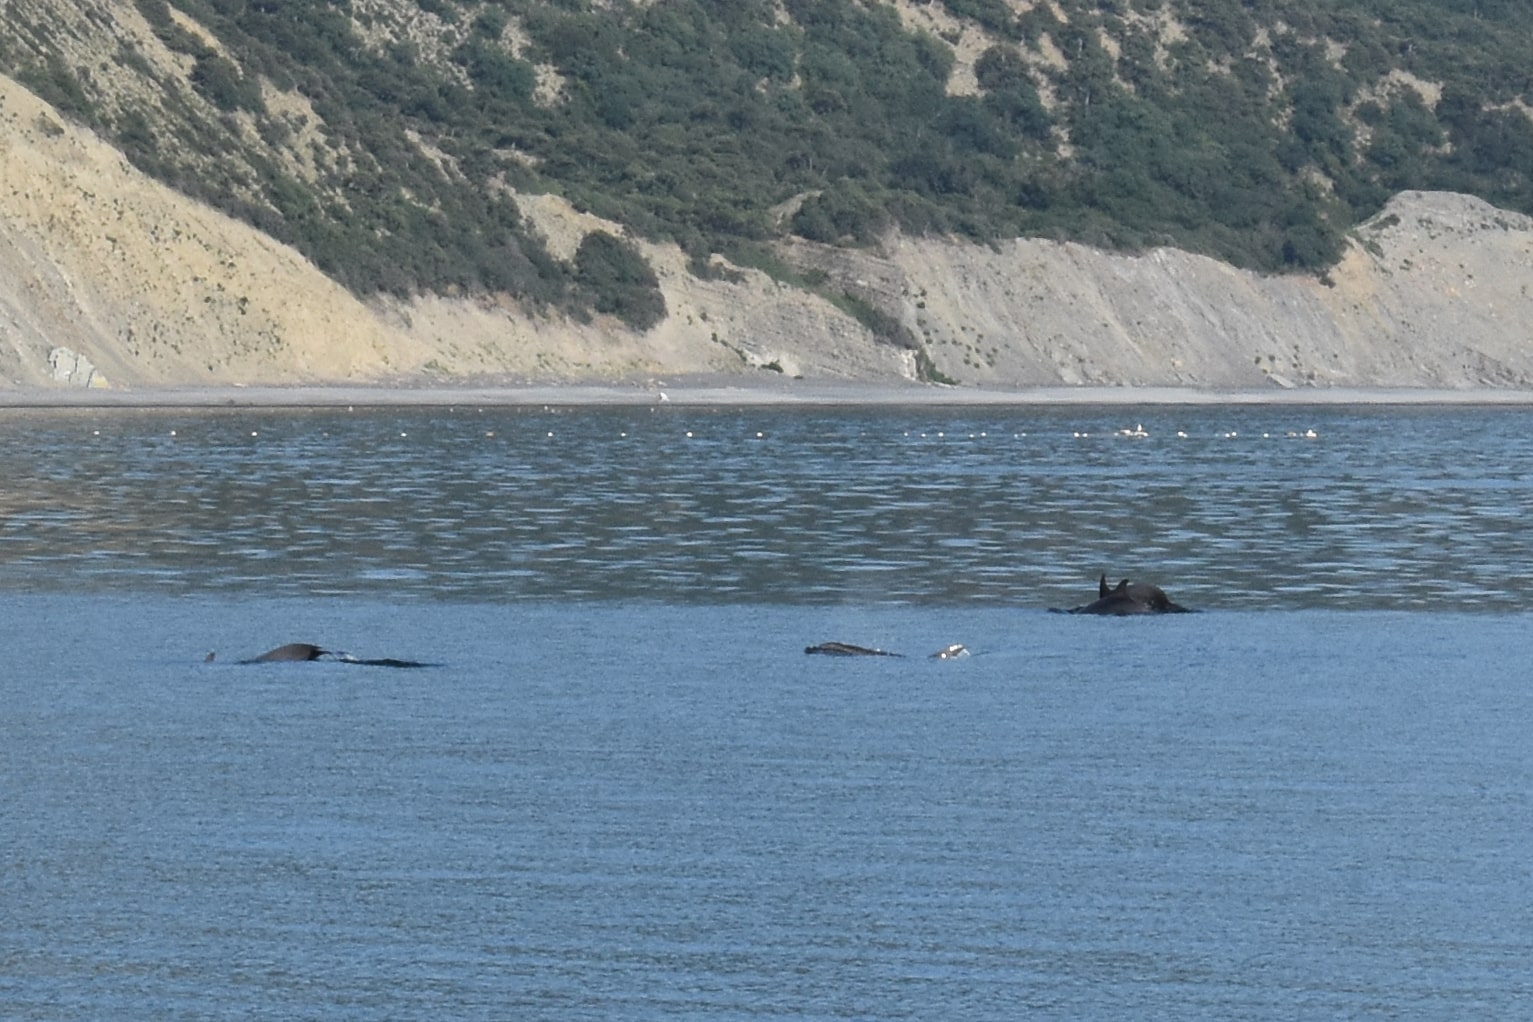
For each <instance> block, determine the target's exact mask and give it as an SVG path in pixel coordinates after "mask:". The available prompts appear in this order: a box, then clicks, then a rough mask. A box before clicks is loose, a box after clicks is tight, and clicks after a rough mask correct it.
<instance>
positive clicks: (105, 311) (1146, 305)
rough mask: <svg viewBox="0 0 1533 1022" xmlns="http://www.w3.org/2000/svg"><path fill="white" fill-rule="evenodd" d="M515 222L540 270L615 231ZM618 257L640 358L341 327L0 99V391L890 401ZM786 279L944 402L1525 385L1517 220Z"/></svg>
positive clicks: (795, 296)
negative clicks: (1136, 388)
mask: <svg viewBox="0 0 1533 1022" xmlns="http://www.w3.org/2000/svg"><path fill="white" fill-rule="evenodd" d="M520 201H521V205H522V208H523V212H524V214H525V215H526V216H527V217H528V218H529V219H530V220H532V221H533V222H534V223H536V224H537V225H538V226H539V228H540V230H541V231H542V232H543V233H544V235H545V236H546V237H547V239H548V241H549V245H550V249H551V250H552V251H553V252H554V254H555V255H565V256H567V255H568V254H569V253H572V252H573V250H574V246H575V245H577V244H578V243H579V239H580V238H581V237H582V236H583V234H584V233H585V232H587V231H589V230H593V229H607V230H611V231H613V232H614V233H620V232H619V231H618V229H617V228H616V227H615V226H614V225H610V224H602V223H601V222H599V221H595V220H594V219H593V218H590V217H586V216H582V215H580V214H577V213H575V212H574V211H572V210H570V209H569V208H568V207H567V206H566V205H564V204H563V203H561V202H559V201H558V200H555V199H552V198H549V197H534V196H528V197H524V198H523V199H522V200H520ZM644 251H645V254H646V256H647V257H648V258H649V259H650V261H651V263H652V265H653V266H654V267H655V269H656V272H657V274H658V275H659V277H660V281H661V286H662V289H663V290H664V292H665V297H666V303H667V308H668V310H669V316H668V318H667V319H666V321H665V322H663V323H662V324H661V325H659V326H658V327H656V328H655V329H654V330H652V331H649V332H648V333H646V334H643V335H638V334H635V333H633V332H631V331H628V330H626V329H625V328H623V327H622V325H621V324H619V323H616V322H615V321H608V320H600V319H598V320H596V321H594V322H591V323H575V322H570V321H567V320H564V319H560V318H557V317H550V316H546V315H542V314H540V313H538V312H535V311H532V310H527V309H523V308H520V307H518V306H517V305H516V304H515V303H512V302H510V301H509V300H504V301H496V300H488V299H453V298H444V297H439V296H423V297H421V298H419V299H417V300H415V301H411V302H394V301H391V302H374V303H365V302H362V301H360V300H358V299H357V298H356V297H355V296H353V295H351V294H349V293H347V292H346V291H344V290H343V289H341V288H340V287H338V286H337V285H335V284H334V283H333V282H332V281H330V280H329V279H327V278H326V277H324V276H323V275H322V274H320V273H319V272H318V271H316V270H315V269H314V268H313V267H312V266H310V265H309V264H308V263H307V262H305V261H304V260H303V259H302V258H300V257H299V256H298V255H297V254H296V253H294V252H293V251H292V250H291V249H288V248H286V247H284V246H282V245H279V244H277V243H275V242H273V241H272V240H271V239H270V238H268V237H266V236H265V235H262V234H260V233H258V232H256V231H254V230H253V229H251V228H249V227H247V226H245V225H243V224H240V223H238V222H236V221H233V220H231V219H229V218H227V217H225V216H222V215H220V214H218V213H216V212H213V211H211V210H209V209H207V208H206V207H203V206H201V205H199V204H197V203H194V202H192V201H190V200H188V199H186V198H185V197H183V196H181V195H179V194H177V193H175V192H173V191H171V190H169V189H167V188H165V187H163V186H161V185H159V184H157V183H155V182H153V181H151V180H149V179H147V178H146V177H144V176H143V175H142V174H140V173H138V172H137V171H136V170H134V169H133V168H132V167H131V166H130V165H129V164H128V163H127V162H126V161H125V160H124V159H123V158H122V156H121V155H120V154H119V153H117V151H116V150H114V149H112V148H111V147H110V146H108V145H106V144H104V143H103V142H101V141H100V140H98V139H96V138H95V137H93V136H91V135H90V134H88V133H86V132H83V131H80V130H79V129H77V128H75V127H73V126H71V125H69V124H68V122H66V121H65V120H64V118H62V117H61V116H59V115H58V114H57V113H56V112H55V111H53V110H52V109H51V108H49V107H48V106H47V105H46V104H44V103H42V102H41V101H40V100H38V99H37V98H36V97H35V96H33V95H32V94H31V93H29V92H27V91H26V90H25V89H22V88H21V87H20V86H18V85H16V84H15V83H14V82H12V81H11V80H9V79H5V78H0V386H10V387H17V386H22V387H45V386H59V387H66V386H68V387H74V386H111V387H147V386H210V385H214V386H216V385H220V384H224V385H239V384H317V383H379V384H389V383H407V384H428V383H437V384H444V385H445V384H452V383H455V382H471V381H472V382H480V383H482V382H487V381H491V382H492V381H497V380H504V381H527V380H546V381H568V380H614V379H626V378H642V377H646V376H655V375H665V374H681V373H713V374H717V373H726V374H727V373H738V374H742V375H743V376H745V377H756V376H759V374H762V373H772V372H781V373H783V374H786V375H792V376H797V375H802V376H805V377H821V378H837V379H856V380H869V381H877V380H888V381H893V380H900V379H913V378H915V376H916V373H917V359H916V356H915V352H914V351H912V350H910V349H908V348H902V347H900V346H898V345H892V344H889V343H883V342H880V341H879V340H878V339H877V338H875V337H874V336H873V335H872V333H870V332H869V331H868V330H867V329H866V328H865V327H864V326H863V325H861V324H860V323H859V322H858V321H857V320H856V319H854V318H852V317H851V316H849V315H848V314H846V313H845V312H843V311H841V310H840V309H839V308H837V307H836V306H834V305H832V304H831V303H830V302H828V301H826V300H824V299H822V298H820V297H817V296H815V295H813V294H809V293H807V292H805V291H802V290H799V289H796V288H793V287H789V286H787V285H784V284H782V283H779V282H777V281H774V280H773V279H771V278H769V277H767V276H766V275H765V274H762V273H759V272H756V271H752V270H738V271H736V272H732V273H730V274H728V275H726V276H723V277H721V278H720V279H714V280H703V279H699V278H698V277H696V276H694V275H693V274H691V273H690V272H689V271H688V270H687V268H686V266H685V263H684V259H683V257H682V255H681V254H680V253H679V252H678V251H676V250H675V249H672V248H665V247H656V246H645V247H644ZM785 254H786V255H787V256H788V257H789V258H790V260H791V261H793V262H796V263H798V264H800V265H803V266H806V267H813V268H818V269H820V270H822V271H824V272H825V274H826V275H827V283H826V286H825V290H826V291H827V292H829V293H840V292H846V293H849V294H851V295H854V296H856V297H858V298H860V299H862V300H864V301H867V302H869V303H871V304H872V305H874V306H876V307H877V308H878V309H879V310H880V311H882V312H883V313H885V314H887V315H888V316H890V317H892V318H893V319H894V320H896V321H898V322H899V323H901V324H903V326H904V327H905V329H906V331H907V334H908V337H909V338H913V339H914V340H915V341H916V342H918V343H919V345H920V346H921V347H922V348H924V351H925V352H926V353H927V355H929V357H930V360H931V363H932V364H933V365H934V366H935V368H936V370H937V371H938V373H940V374H941V375H942V376H943V377H946V378H949V379H951V380H953V381H956V382H957V383H959V384H961V385H973V386H986V387H1001V388H1014V387H1027V386H1057V385H1061V384H1064V385H1145V386H1152V385H1153V386H1187V387H1206V388H1220V389H1224V388H1250V387H1263V386H1278V387H1299V386H1319V387H1326V386H1354V387H1370V386H1390V387H1416V386H1420V387H1448V388H1467V387H1484V386H1491V387H1530V386H1533V344H1529V343H1528V337H1527V328H1526V327H1525V325H1524V324H1527V323H1529V322H1533V296H1530V294H1529V288H1530V285H1533V221H1530V220H1529V219H1528V218H1526V217H1523V216H1519V215H1515V214H1509V213H1505V212H1502V211H1499V210H1496V209H1494V208H1492V207H1490V206H1487V205H1486V204H1484V203H1482V202H1480V201H1479V200H1476V199H1473V198H1469V197H1465V196H1458V195H1447V194H1438V193H1432V194H1426V193H1408V194H1404V195H1401V196H1399V197H1397V198H1396V199H1395V200H1394V202H1392V203H1391V204H1390V206H1389V207H1388V208H1387V209H1386V210H1385V211H1384V213H1383V214H1381V215H1380V216H1379V217H1377V218H1375V219H1374V220H1373V221H1372V222H1370V223H1368V224H1365V225H1363V226H1362V227H1360V228H1359V229H1358V230H1357V231H1355V232H1354V237H1353V240H1352V243H1351V245H1350V247H1349V249H1348V251H1347V253H1346V255H1345V257H1344V259H1343V260H1342V262H1341V263H1340V264H1339V265H1338V266H1337V267H1335V268H1334V269H1333V271H1332V272H1331V273H1330V274H1329V275H1328V276H1327V277H1326V279H1324V280H1322V281H1316V280H1313V279H1308V278H1298V277H1276V278H1275V277H1261V276H1257V275H1254V274H1250V273H1245V272H1242V271H1238V270H1235V269H1232V268H1231V267H1228V266H1225V265H1223V264H1220V263H1217V262H1214V261H1212V260H1209V259H1204V258H1201V257H1198V256H1194V255H1189V254H1187V253H1184V252H1179V251H1174V250H1157V251H1153V252H1149V253H1145V254H1143V255H1135V256H1125V255H1118V254H1111V253H1105V252H1099V251H1095V250H1092V249H1088V248H1085V247H1083V246H1079V245H1071V244H1060V243H1055V242H1047V241H1035V240H1018V241H1013V242H1010V243H1007V244H1003V245H1000V246H996V247H994V248H990V247H981V246H974V245H964V244H956V243H950V242H945V241H938V240H929V239H912V238H901V237H894V238H891V239H889V240H888V241H886V243H885V244H884V245H883V246H882V248H881V249H880V250H878V251H855V252H848V251H844V250H834V249H826V248H823V247H817V246H811V245H793V246H789V247H787V248H786V249H785Z"/></svg>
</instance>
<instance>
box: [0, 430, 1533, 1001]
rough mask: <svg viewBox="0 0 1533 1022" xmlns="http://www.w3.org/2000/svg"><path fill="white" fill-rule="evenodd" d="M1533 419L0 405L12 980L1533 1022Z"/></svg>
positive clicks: (47, 992)
mask: <svg viewBox="0 0 1533 1022" xmlns="http://www.w3.org/2000/svg"><path fill="white" fill-rule="evenodd" d="M1125 416H1131V417H1132V421H1130V419H1128V418H1125ZM1528 420H1529V417H1528V416H1527V415H1525V414H1523V413H1519V412H1507V411H1499V412H1498V411H1490V412H1476V411H1473V410H1451V409H1450V410H1421V411H1394V412H1386V411H1367V410H1363V411H1348V410H1327V409H1292V408H1290V409H1156V408H1147V409H1136V410H1132V411H1130V412H1124V411H1123V410H1121V409H1098V410H1091V409H1065V410H1053V411H1029V410H1016V409H1013V410H1003V411H988V410H987V411H985V412H983V413H975V412H972V411H946V412H944V411H940V410H938V411H934V410H931V409H923V410H917V411H909V410H906V411H893V410H881V411H864V412H857V411H840V412H835V411H805V410H792V411H783V412H770V411H718V412H708V411H687V412H682V413H680V414H673V413H670V412H654V411H650V410H618V411H588V412H575V411H569V412H562V411H556V410H547V411H544V410H541V409H538V410H517V411H508V410H501V411H495V410H490V411H479V410H476V409H464V410H451V411H449V410H445V409H444V410H440V411H436V412H411V413H404V412H368V413H354V414H352V415H350V416H347V415H345V414H342V413H334V412H324V413H318V412H315V413H304V412H286V413H277V412H272V413H255V412H244V411H242V412H217V413H189V412H181V413H153V414H150V413H144V414H128V413H115V414H106V413H85V412H78V413H68V414H48V415H43V414H37V413H28V414H16V415H12V416H11V417H10V418H7V419H4V420H3V421H0V427H3V430H0V468H3V470H4V471H5V473H6V478H7V480H8V484H7V486H6V488H5V490H4V496H3V497H0V501H3V504H0V558H3V561H0V566H3V572H4V574H3V579H0V650H3V652H4V654H5V658H6V663H5V666H4V669H3V671H0V1005H4V1006H5V1008H4V1011H3V1012H0V1015H4V1017H6V1018H16V1019H26V1020H30V1019H63V1018H67V1019H84V1018H114V1019H116V1018H155V1019H161V1018H165V1019H225V1018H229V1019H232V1018H242V1019H245V1018H273V1019H276V1018H281V1019H291V1018H309V1019H327V1020H328V1019H369V1020H371V1019H440V1018H486V1019H501V1018H506V1019H510V1018H517V1019H521V1018H542V1019H596V1018H600V1019H651V1018H653V1019H660V1018H665V1019H674V1018H696V1019H736V1018H739V1019H744V1018H747V1017H749V1018H793V1019H842V1018H855V1019H1013V1018H1022V1017H1025V1018H1058V1019H1102V1018H1122V1019H1189V1018H1209V1019H1280V1018H1281V1019H1293V1018H1315V1019H1322V1018H1323V1019H1335V1018H1389V1019H1398V1018H1412V1019H1415V1018H1421V1019H1427V1018H1432V1019H1439V1018H1440V1019H1463V1018H1519V1017H1523V1016H1525V1015H1526V1014H1527V1013H1528V1008H1529V1001H1530V987H1533V982H1530V981H1529V979H1528V977H1527V969H1526V962H1527V961H1529V960H1530V958H1533V926H1530V920H1533V883H1530V879H1533V878H1530V875H1529V873H1530V866H1529V862H1530V860H1529V857H1528V855H1527V853H1526V850H1527V848H1528V847H1529V846H1530V839H1533V823H1530V821H1533V806H1530V805H1529V802H1530V792H1533V751H1530V743H1529V741H1528V738H1527V735H1528V734H1529V723H1530V721H1533V695H1530V688H1529V686H1528V684H1527V681H1528V670H1527V667H1526V665H1527V664H1528V663H1530V662H1533V656H1530V654H1533V640H1530V634H1533V632H1530V628H1529V625H1530V623H1533V619H1530V618H1529V616H1528V615H1527V613H1526V612H1525V611H1524V610H1523V609H1522V608H1521V605H1520V600H1521V598H1522V597H1523V596H1524V595H1525V594H1526V590H1525V586H1526V585H1527V582H1526V579H1527V578H1528V577H1529V571H1528V570H1527V569H1528V566H1529V564H1530V561H1533V557H1530V553H1529V550H1528V541H1527V539H1526V538H1525V537H1524V535H1523V534H1522V531H1521V530H1520V529H1519V528H1518V521H1519V516H1520V515H1521V514H1522V513H1523V512H1524V511H1526V510H1527V508H1526V498H1527V495H1528V487H1529V485H1530V479H1533V469H1530V465H1533V460H1530V459H1533V453H1530V452H1533V448H1530V445H1528V444H1527V443H1526V442H1525V441H1523V440H1522V439H1521V437H1522V436H1523V435H1525V434H1526V430H1524V428H1523V427H1524V425H1526V423H1527V422H1528ZM1138 425H1142V426H1143V427H1144V429H1145V431H1146V432H1148V433H1149V434H1150V435H1149V437H1147V438H1138V437H1125V436H1120V435H1119V434H1118V432H1117V431H1118V430H1119V429H1123V428H1131V427H1134V426H1138ZM1310 429H1314V430H1315V432H1316V436H1315V437H1313V438H1310V437H1307V436H1306V435H1305V434H1306V433H1307V431H1308V430H1310ZM172 432H174V435H172ZM758 432H759V433H761V434H762V435H761V436H760V437H758V436H756V433H758ZM1177 432H1185V433H1187V434H1188V435H1187V436H1186V437H1177V436H1176V434H1177ZM1290 432H1292V433H1294V434H1296V435H1295V436H1289V433H1290ZM687 433H691V434H692V435H691V436H687V435H686V434H687ZM1078 433H1080V434H1086V435H1084V436H1077V435H1076V434H1078ZM1230 433H1234V434H1235V435H1234V436H1228V435H1226V434H1230ZM1264 433H1265V434H1266V435H1265V436H1263V434H1264ZM251 434H255V435H254V436H252V435H251ZM549 434H553V435H552V436H550V435H549ZM1481 450H1484V451H1486V452H1493V453H1487V454H1485V456H1484V457H1479V456H1478V455H1477V453H1476V452H1478V451H1481ZM1125 500H1126V505H1125ZM1101 572H1109V573H1112V574H1114V575H1117V574H1120V573H1121V574H1125V575H1133V576H1134V577H1145V578H1146V579H1147V580H1151V579H1153V580H1154V581H1159V582H1161V583H1162V584H1164V585H1165V586H1166V587H1167V588H1168V590H1170V591H1171V592H1172V595H1173V596H1174V597H1176V598H1178V599H1179V600H1181V601H1182V602H1185V603H1188V604H1191V605H1194V606H1197V607H1199V608H1201V609H1202V610H1203V612H1202V613H1199V614H1191V615H1177V616H1170V617H1160V618H1155V619H1124V620H1102V619H1094V618H1082V617H1072V616H1067V615H1058V614H1050V613H1048V610H1047V608H1048V607H1050V606H1061V605H1062V606H1070V605H1074V604H1076V603H1082V602H1086V601H1087V600H1089V599H1090V598H1091V597H1092V596H1093V595H1094V592H1095V586H1096V575H1097V574H1098V573H1101ZM827 639H839V640H843V641H852V642H858V643H861V644H864V645H870V646H879V647H882V648H885V649H891V650H896V651H900V652H903V653H906V654H909V655H908V656H906V657H903V658H867V659H862V658H858V659H836V658H825V657H810V656H805V655H804V653H803V652H802V650H803V647H804V646H805V645H808V644H811V643H815V642H820V641H824V640H827ZM289 641H311V642H318V643H321V644H324V645H327V646H328V647H330V648H335V649H342V650H347V651H351V652H353V653H356V654H358V655H361V656H395V657H406V658H411V659H420V660H426V661H430V662H431V663H433V664H434V666H431V667H427V668H421V669H415V670H397V669H388V668H377V667H363V666H358V665H353V664H345V663H336V662H325V661H320V662H314V663H302V664H267V665H250V666H245V665H239V664H237V663H235V662H234V661H236V660H238V659H239V658H241V657H248V656H251V655H253V654H255V653H258V652H260V651H261V650H263V649H265V648H268V647H270V646H274V645H277V644H279V643H282V642H289ZM951 642H961V643H964V644H965V645H967V646H968V647H969V648H970V650H971V651H972V653H973V655H972V656H970V657H967V658H964V659H960V660H956V661H935V660H930V659H927V658H926V657H925V655H924V654H926V653H929V652H931V651H933V650H936V649H938V648H940V647H941V646H944V645H946V644H948V643H951ZM213 650H216V651H217V656H216V657H215V659H214V660H213V661H212V662H206V661H205V657H206V655H207V654H208V653H209V652H210V651H213Z"/></svg>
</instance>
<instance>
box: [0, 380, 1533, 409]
mask: <svg viewBox="0 0 1533 1022" xmlns="http://www.w3.org/2000/svg"><path fill="white" fill-rule="evenodd" d="M657 404H664V405H673V406H678V407H700V406H706V407H759V406H769V405H782V406H791V405H804V406H816V405H819V406H825V405H844V406H907V405H908V406H932V407H938V406H953V407H984V406H1018V407H1025V406H1029V405H1113V406H1125V405H1210V406H1216V405H1484V406H1489V405H1500V406H1533V391H1529V390H1502V389H1490V388H1484V389H1453V390H1449V389H1429V388H1353V387H1336V388H1305V389H1281V388H1270V389H1262V390H1209V389H1194V388H1179V387H1030V388H1019V389H1008V390H1002V389H984V388H971V387H938V386H929V385H921V384H903V383H893V384H891V383H863V382H833V383H828V382H810V381H800V380H783V381H754V380H753V381H749V382H739V381H735V380H718V379H713V378H707V379H688V378H679V379H673V380H664V381H661V380H655V381H647V382H644V383H631V384H604V385H592V384H576V383H571V384H535V385H534V384H527V385H496V386H462V387H435V386H433V387H408V386H401V387H368V386H341V387H337V386H312V387H161V388H150V387H146V388H133V389H118V390H96V389H55V388H21V389H16V390H0V408H96V409H113V408H123V409H132V408H241V407H244V408H338V407H339V408H345V407H422V408H447V407H456V406H476V407H478V406H500V407H518V406H542V405H559V406H564V407H579V406H591V407H601V406H644V405H657Z"/></svg>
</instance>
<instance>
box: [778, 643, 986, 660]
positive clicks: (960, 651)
mask: <svg viewBox="0 0 1533 1022" xmlns="http://www.w3.org/2000/svg"><path fill="white" fill-rule="evenodd" d="M804 652H805V653H811V654H813V653H818V654H820V655H821V656H895V657H902V656H904V655H905V654H903V653H890V652H889V651H888V650H884V649H871V648H869V647H867V646H854V645H852V644H851V643H850V642H822V643H820V644H819V645H818V646H805V647H804ZM968 655H969V651H968V650H967V649H965V648H964V647H963V646H962V645H961V644H959V643H956V642H955V643H953V644H952V645H949V646H943V647H942V648H941V649H939V650H937V652H935V653H933V654H932V655H931V656H930V657H928V658H927V659H928V660H957V659H958V658H959V657H965V656H968Z"/></svg>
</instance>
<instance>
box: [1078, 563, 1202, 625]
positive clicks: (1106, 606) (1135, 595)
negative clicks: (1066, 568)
mask: <svg viewBox="0 0 1533 1022" xmlns="http://www.w3.org/2000/svg"><path fill="white" fill-rule="evenodd" d="M1062 613H1066V614H1095V615H1098V616H1100V617H1124V616H1126V615H1129V614H1188V613H1191V608H1188V607H1184V606H1182V605H1181V604H1179V603H1173V602H1172V601H1171V597H1169V596H1167V595H1166V592H1165V590H1164V589H1162V588H1161V587H1160V586H1157V585H1151V584H1150V583H1148V582H1130V581H1129V580H1128V579H1124V580H1123V581H1121V582H1119V583H1118V584H1117V585H1116V586H1113V587H1112V588H1110V589H1109V588H1108V586H1107V574H1106V572H1103V574H1102V577H1101V578H1100V579H1099V580H1098V581H1097V598H1096V599H1095V600H1093V601H1091V602H1090V603H1088V604H1085V605H1083V606H1080V607H1075V608H1072V609H1071V610H1067V611H1062Z"/></svg>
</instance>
